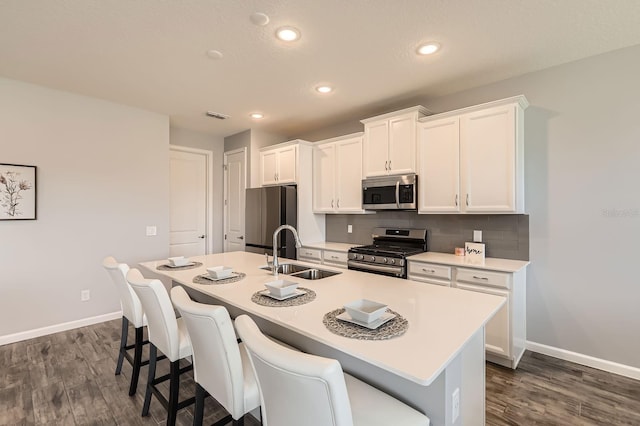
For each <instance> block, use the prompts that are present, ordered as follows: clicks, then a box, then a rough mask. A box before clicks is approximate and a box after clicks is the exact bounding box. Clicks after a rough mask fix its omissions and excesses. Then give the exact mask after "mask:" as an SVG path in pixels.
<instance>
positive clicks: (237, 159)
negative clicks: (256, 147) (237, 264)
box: [224, 149, 247, 252]
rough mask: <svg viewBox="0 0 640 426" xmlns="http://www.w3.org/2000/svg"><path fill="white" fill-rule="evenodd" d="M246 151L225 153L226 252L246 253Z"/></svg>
mask: <svg viewBox="0 0 640 426" xmlns="http://www.w3.org/2000/svg"><path fill="white" fill-rule="evenodd" d="M246 161H247V157H246V151H245V150H244V149H242V150H237V151H231V152H225V153H224V165H225V167H224V182H225V183H224V192H225V195H224V200H225V201H224V202H225V206H224V236H225V239H224V251H225V252H227V251H244V243H245V240H244V203H245V189H246V187H247V181H246Z"/></svg>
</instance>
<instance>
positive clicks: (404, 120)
mask: <svg viewBox="0 0 640 426" xmlns="http://www.w3.org/2000/svg"><path fill="white" fill-rule="evenodd" d="M429 114H430V112H429V110H427V109H426V108H424V107H422V106H415V107H412V108H407V109H404V110H401V111H396V112H392V113H388V114H384V115H380V116H377V117H372V118H367V119H365V120H361V123H363V124H364V170H365V176H366V177H371V176H384V175H397V174H409V173H415V172H416V160H415V152H416V125H417V121H418V119H419V118H421V117H424V116H426V115H429Z"/></svg>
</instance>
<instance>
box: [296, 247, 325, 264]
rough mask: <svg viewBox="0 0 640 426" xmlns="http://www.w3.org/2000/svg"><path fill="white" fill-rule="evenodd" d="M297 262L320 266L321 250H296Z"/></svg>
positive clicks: (302, 248) (307, 248)
mask: <svg viewBox="0 0 640 426" xmlns="http://www.w3.org/2000/svg"><path fill="white" fill-rule="evenodd" d="M298 260H302V261H305V262H309V263H318V264H322V250H320V249H316V248H309V247H301V248H299V249H298Z"/></svg>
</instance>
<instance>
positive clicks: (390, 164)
mask: <svg viewBox="0 0 640 426" xmlns="http://www.w3.org/2000/svg"><path fill="white" fill-rule="evenodd" d="M389 170H391V160H389Z"/></svg>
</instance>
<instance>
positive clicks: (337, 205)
mask: <svg viewBox="0 0 640 426" xmlns="http://www.w3.org/2000/svg"><path fill="white" fill-rule="evenodd" d="M336 207H338V208H340V198H338V202H337V203H336Z"/></svg>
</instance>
